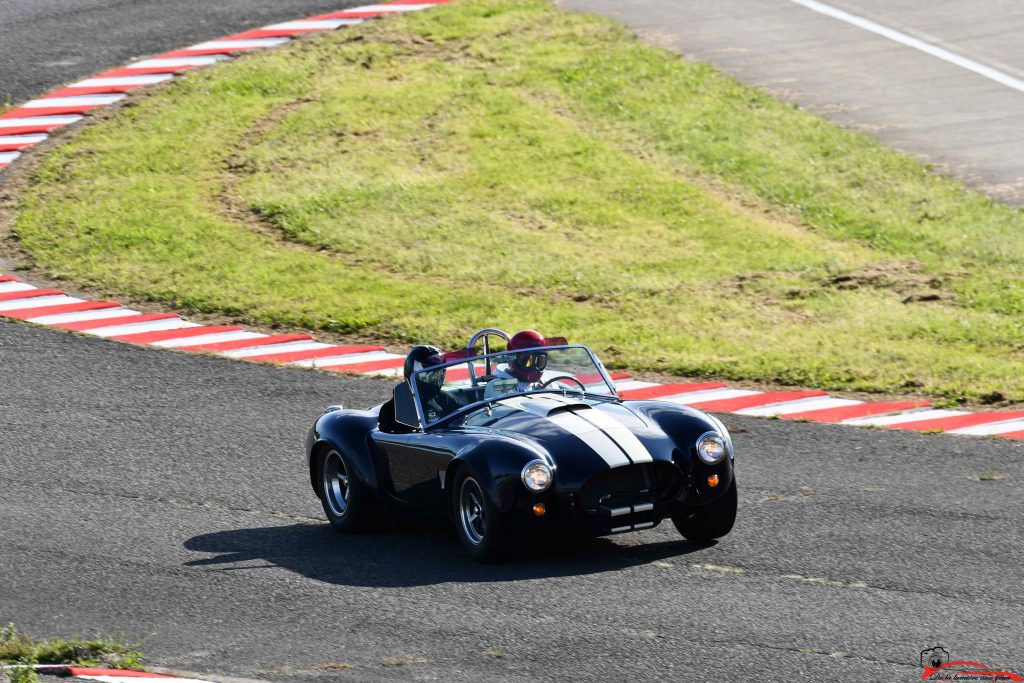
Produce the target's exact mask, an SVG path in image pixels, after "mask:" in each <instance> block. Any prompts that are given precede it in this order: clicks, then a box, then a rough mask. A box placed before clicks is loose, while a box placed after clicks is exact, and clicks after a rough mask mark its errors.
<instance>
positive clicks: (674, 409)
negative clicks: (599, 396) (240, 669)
mask: <svg viewBox="0 0 1024 683" xmlns="http://www.w3.org/2000/svg"><path fill="white" fill-rule="evenodd" d="M628 403H629V407H630V408H632V409H633V410H635V411H637V412H638V413H641V414H643V415H644V416H645V417H647V418H648V419H650V420H652V421H653V422H654V423H655V424H657V425H658V427H659V428H660V429H661V430H662V431H663V432H664V433H665V434H666V435H667V436H668V437H669V438H670V439H672V441H673V442H674V443H675V445H676V454H675V455H674V457H673V461H674V462H675V464H676V466H677V467H678V468H679V469H680V471H682V472H683V474H684V476H685V477H686V485H685V486H684V487H683V490H682V492H681V494H680V496H679V502H680V503H682V504H684V505H705V504H707V503H710V502H712V501H713V500H716V499H717V498H719V497H720V496H721V495H722V494H724V493H725V492H726V491H727V490H728V489H729V486H730V485H731V484H732V481H733V477H734V472H733V459H734V453H733V445H732V438H731V437H730V436H729V431H728V430H727V429H726V428H725V425H723V424H722V422H721V421H720V420H718V419H717V418H715V417H713V416H711V415H708V414H706V413H703V412H701V411H699V410H696V409H695V408H690V407H687V406H682V405H679V404H677V403H669V402H667V401H629V402H628ZM706 432H717V433H718V434H720V435H721V436H722V438H723V439H725V442H726V445H727V450H728V455H727V456H726V457H725V458H723V459H722V460H721V461H720V462H718V463H715V464H714V465H708V464H706V463H705V462H704V461H703V460H701V459H700V457H698V455H697V439H698V438H700V436H701V435H702V434H704V433H706ZM711 475H718V485H717V486H711V485H710V483H709V482H708V477H710V476H711Z"/></svg>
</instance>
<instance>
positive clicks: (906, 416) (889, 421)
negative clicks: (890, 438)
mask: <svg viewBox="0 0 1024 683" xmlns="http://www.w3.org/2000/svg"><path fill="white" fill-rule="evenodd" d="M957 415H969V413H967V412H966V411H963V410H918V411H916V412H912V413H901V414H899V415H888V416H884V417H857V418H854V419H852V420H843V421H842V422H841V423H840V424H844V425H875V426H877V427H885V426H888V425H898V424H903V423H905V422H917V421H918V420H941V419H942V418H944V417H956V416H957Z"/></svg>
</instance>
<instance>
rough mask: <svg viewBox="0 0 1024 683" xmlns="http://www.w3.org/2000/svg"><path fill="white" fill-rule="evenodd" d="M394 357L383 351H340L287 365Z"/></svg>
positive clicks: (307, 365) (311, 366)
mask: <svg viewBox="0 0 1024 683" xmlns="http://www.w3.org/2000/svg"><path fill="white" fill-rule="evenodd" d="M389 358H396V356H395V354H393V353H387V352H385V351H364V352H360V353H342V354H338V355H337V356H324V357H323V358H309V359H307V360H297V361H294V362H292V363H289V365H298V366H299V367H303V368H316V367H319V366H321V365H340V364H343V363H362V362H364V361H371V360H386V359H389Z"/></svg>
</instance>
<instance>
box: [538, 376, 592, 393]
mask: <svg viewBox="0 0 1024 683" xmlns="http://www.w3.org/2000/svg"><path fill="white" fill-rule="evenodd" d="M564 379H567V380H569V381H570V382H576V384H578V385H580V391H582V392H583V393H584V394H585V393H587V387H586V385H584V384H583V382H581V381H579V380H578V379H576V378H575V377H572V376H571V375H562V376H561V377H552V378H551V379H549V380H547V381H546V382H541V383H540V388H541V389H547V388H548V385H549V384H551V383H552V382H558V381H560V380H564Z"/></svg>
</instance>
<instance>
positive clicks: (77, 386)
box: [0, 323, 1024, 681]
mask: <svg viewBox="0 0 1024 683" xmlns="http://www.w3.org/2000/svg"><path fill="white" fill-rule="evenodd" d="M0 358H2V359H3V362H2V363H0V387H3V391H2V392H0V435H2V439H0V519H2V520H3V524H2V526H0V606H2V609H0V616H2V618H3V619H4V620H11V621H14V622H15V623H17V624H19V625H20V626H22V627H23V628H24V629H26V630H27V631H28V632H30V633H33V634H41V635H42V634H44V635H53V634H68V635H69V634H75V633H83V634H95V633H121V632H123V633H125V634H127V635H128V636H129V637H132V638H142V639H144V642H145V649H146V651H147V653H148V655H149V657H150V660H149V661H150V662H151V663H153V664H158V665H163V666H173V667H177V668H180V669H186V670H192V671H199V672H209V673H211V674H217V673H220V674H229V675H235V676H245V677H253V678H263V679H272V680H282V681H287V680H311V681H312V680H323V679H324V678H330V679H331V680H334V679H345V680H413V679H416V680H419V679H425V678H426V679H430V678H436V679H440V680H465V681H471V680H473V681H475V680H481V679H485V680H490V679H503V680H523V681H527V680H553V679H558V680H582V679H592V680H624V679H638V680H656V679H657V680H666V679H668V680H764V681H776V680H778V681H791V680H835V679H838V680H912V679H913V678H915V677H916V676H919V670H918V669H916V668H915V666H916V662H917V656H918V652H919V651H920V650H921V649H923V648H925V647H931V646H933V645H936V644H941V645H944V646H945V647H946V648H947V649H948V650H950V651H951V652H954V653H956V655H957V656H963V657H965V658H970V659H975V660H979V661H982V662H985V663H987V664H989V665H991V666H999V667H1004V668H1011V669H1012V667H1013V666H1017V668H1018V669H1020V668H1022V667H1021V665H1022V664H1024V661H1022V654H1021V653H1022V649H1021V647H1020V645H1021V640H1020V633H1022V632H1024V609H1022V606H1024V604H1022V603H1024V598H1022V597H1021V594H1020V586H1021V585H1022V583H1024V568H1022V566H1021V564H1020V557H1021V556H1022V552H1024V532H1022V529H1024V493H1022V491H1021V487H1020V484H1019V482H1020V481H1021V477H1022V476H1024V466H1022V462H1024V460H1022V459H1024V444H1017V443H1007V442H999V441H991V440H984V439H964V438H954V437H944V436H929V435H917V434H899V433H891V432H883V431H879V430H867V429H851V428H849V427H829V426H821V425H811V424H792V423H781V422H779V421H773V420H763V419H753V418H739V417H736V416H724V419H725V420H726V422H727V424H728V426H730V427H731V428H732V429H733V431H734V438H735V442H736V448H737V453H738V456H737V458H738V459H737V467H738V473H739V481H740V505H741V509H740V518H739V521H738V524H737V528H736V529H735V530H734V532H733V534H732V535H730V536H729V537H727V538H726V539H725V540H723V541H722V542H720V543H718V544H717V545H712V546H708V547H701V546H697V545H694V544H691V543H688V542H685V541H683V540H682V539H681V538H680V537H679V536H678V535H677V533H676V532H675V530H674V528H673V527H672V526H671V524H662V525H661V526H660V527H658V528H657V529H655V530H653V531H649V532H642V533H636V534H627V535H622V536H617V537H614V538H612V539H603V540H578V541H573V542H571V543H568V544H564V545H563V546H561V547H558V548H547V549H544V550H540V551H538V552H537V553H536V554H535V555H534V556H533V557H530V558H528V559H527V560H525V561H522V562H520V563H517V564H512V565H504V566H500V565H499V566H480V565H477V564H475V563H473V562H471V561H470V560H469V559H468V558H467V557H466V556H465V555H464V554H463V553H462V551H461V549H460V547H459V546H458V544H457V542H456V541H455V539H454V536H453V534H452V533H451V532H449V531H447V530H445V529H435V528H432V527H410V526H400V527H398V528H397V529H396V530H394V531H392V532H391V533H388V534H383V535H371V536H363V537H346V536H342V535H339V534H336V533H335V532H333V530H332V529H331V528H330V527H329V526H328V525H327V524H326V522H325V521H323V516H322V512H321V510H320V507H319V504H318V502H317V500H316V499H315V497H314V496H313V494H312V493H311V491H310V489H309V483H308V475H307V474H306V472H305V469H304V465H303V456H302V447H301V440H302V437H303V434H304V431H305V429H306V427H307V425H308V423H309V422H310V420H312V419H313V418H314V417H315V416H316V415H317V414H318V412H319V410H320V409H321V407H322V406H323V405H325V404H328V403H332V402H336V401H338V400H339V399H340V400H342V401H344V402H345V403H347V404H349V405H351V406H366V405H369V404H371V403H372V402H374V401H376V400H380V399H381V398H382V397H383V396H384V395H385V393H386V391H387V388H388V384H387V383H385V382H379V381H373V380H366V379H345V378H340V377H337V376H334V375H330V374H327V373H320V372H316V371H304V370H297V369H286V368H277V367H267V366H258V365H253V364H246V363H239V362H231V361H226V360H221V359H215V358H204V357H195V356H191V355H185V354H179V353H171V352H165V351H156V350H151V349H145V348H138V347H133V346H127V345H124V344H119V343H116V342H110V341H104V340H98V339H91V338H84V337H79V336H74V335H71V334H61V333H55V332H51V331H48V330H41V329H36V328H33V327H30V326H26V325H17V324H9V323H0ZM984 472H989V473H999V474H1003V475H1006V476H1007V478H1006V479H1004V480H998V481H975V480H972V479H971V478H970V477H972V476H976V475H978V474H980V473H984ZM839 653H842V654H839ZM333 664H339V665H340V664H345V665H350V666H351V667H352V668H350V669H344V668H329V665H333Z"/></svg>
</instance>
